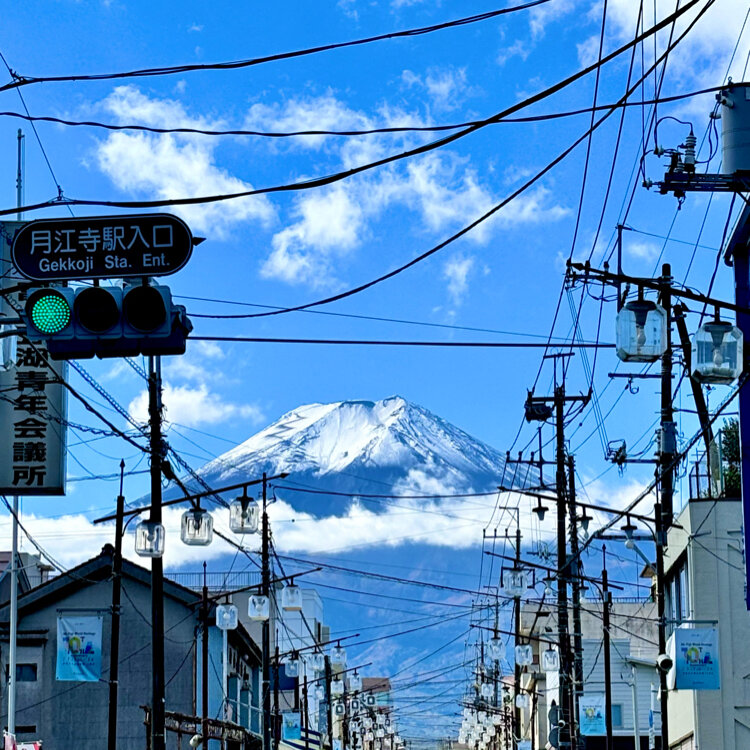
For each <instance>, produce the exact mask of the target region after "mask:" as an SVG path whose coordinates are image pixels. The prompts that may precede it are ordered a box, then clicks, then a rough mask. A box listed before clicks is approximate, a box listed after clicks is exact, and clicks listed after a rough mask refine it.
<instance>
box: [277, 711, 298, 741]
mask: <svg viewBox="0 0 750 750" xmlns="http://www.w3.org/2000/svg"><path fill="white" fill-rule="evenodd" d="M282 720H283V723H282V725H281V739H282V740H284V741H286V740H300V739H302V722H301V721H300V715H299V711H284V713H283V714H282Z"/></svg>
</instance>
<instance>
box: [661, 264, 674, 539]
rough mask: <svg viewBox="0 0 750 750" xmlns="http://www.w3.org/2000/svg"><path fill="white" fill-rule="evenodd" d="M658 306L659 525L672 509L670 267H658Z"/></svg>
mask: <svg viewBox="0 0 750 750" xmlns="http://www.w3.org/2000/svg"><path fill="white" fill-rule="evenodd" d="M660 286H661V306H662V307H663V308H664V312H666V314H667V348H666V349H665V351H664V354H663V355H662V358H661V445H660V449H659V473H660V477H661V481H660V483H659V484H660V488H661V512H662V528H663V529H664V530H665V531H666V530H667V529H668V528H669V527H670V526H671V525H672V515H673V512H674V507H673V506H674V503H673V496H674V470H673V464H674V457H675V454H676V453H677V425H676V424H675V422H674V412H673V410H672V267H671V266H670V265H669V263H665V264H664V265H663V266H662V267H661V280H660Z"/></svg>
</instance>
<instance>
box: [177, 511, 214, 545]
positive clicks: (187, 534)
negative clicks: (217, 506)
mask: <svg viewBox="0 0 750 750" xmlns="http://www.w3.org/2000/svg"><path fill="white" fill-rule="evenodd" d="M213 536H214V519H213V518H212V517H211V514H210V513H209V512H208V511H207V510H204V509H203V508H201V507H200V506H198V507H197V508H191V509H190V510H186V511H185V512H184V513H183V514H182V524H181V527H180V537H181V539H182V541H183V542H184V543H185V544H188V545H190V546H199V547H205V546H206V545H208V544H211V540H212V539H213Z"/></svg>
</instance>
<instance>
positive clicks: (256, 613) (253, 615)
mask: <svg viewBox="0 0 750 750" xmlns="http://www.w3.org/2000/svg"><path fill="white" fill-rule="evenodd" d="M270 611H271V606H270V602H269V599H268V597H267V596H259V595H257V594H253V595H252V596H251V597H250V598H249V599H248V600H247V616H248V617H249V618H250V619H251V620H252V621H253V622H265V621H266V620H268V618H269V616H270Z"/></svg>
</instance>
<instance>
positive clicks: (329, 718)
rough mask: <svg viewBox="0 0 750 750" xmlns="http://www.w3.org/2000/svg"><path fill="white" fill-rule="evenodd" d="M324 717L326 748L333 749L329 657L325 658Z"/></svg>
mask: <svg viewBox="0 0 750 750" xmlns="http://www.w3.org/2000/svg"><path fill="white" fill-rule="evenodd" d="M325 678H326V716H327V723H328V747H329V748H333V706H332V701H331V657H330V656H328V655H327V654H326V657H325Z"/></svg>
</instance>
